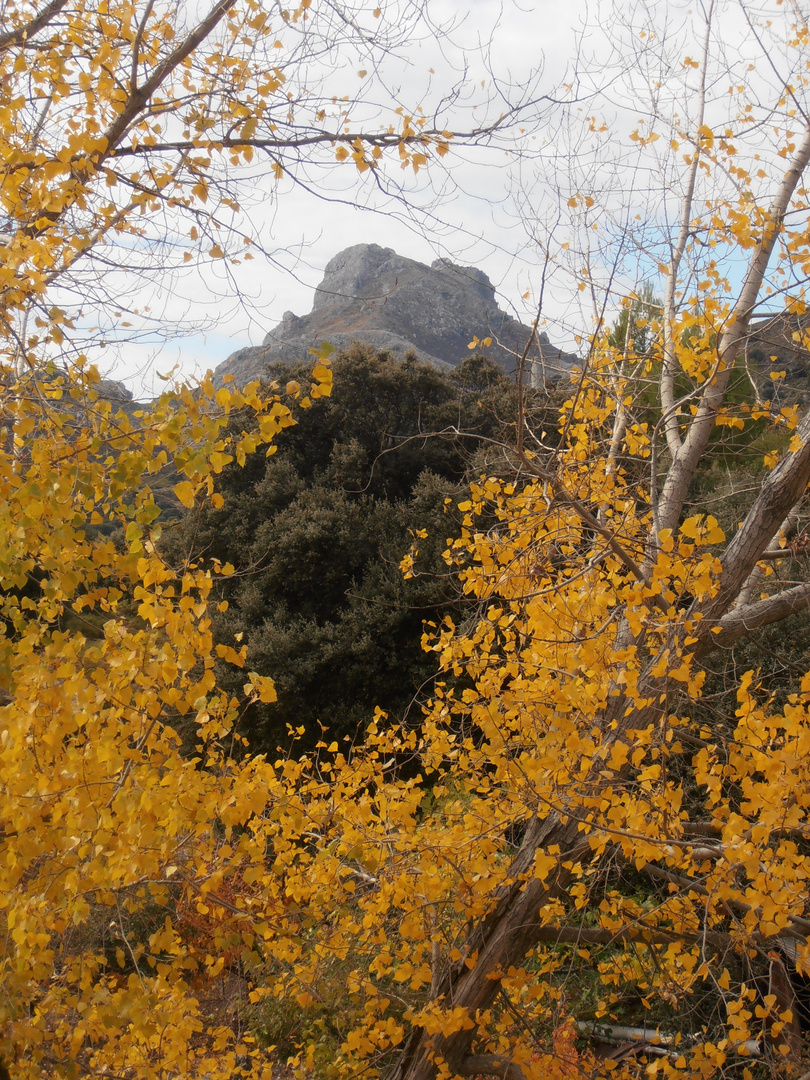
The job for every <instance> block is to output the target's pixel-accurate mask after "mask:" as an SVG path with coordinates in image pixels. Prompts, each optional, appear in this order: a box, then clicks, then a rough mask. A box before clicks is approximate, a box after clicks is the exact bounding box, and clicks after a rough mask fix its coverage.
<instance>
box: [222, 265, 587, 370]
mask: <svg viewBox="0 0 810 1080" xmlns="http://www.w3.org/2000/svg"><path fill="white" fill-rule="evenodd" d="M530 333H531V331H530V329H529V327H527V326H524V325H523V324H522V323H520V322H518V321H517V320H516V319H513V318H512V317H511V316H510V315H508V314H507V313H506V312H504V311H502V310H501V308H500V307H499V306H498V303H497V300H496V299H495V288H494V286H493V285H492V282H491V281H490V280H489V278H488V277H487V275H486V274H485V273H484V271H483V270H478V269H476V268H475V267H467V266H459V265H457V264H456V263H453V262H451V261H450V260H449V259H437V260H436V261H435V262H434V263H432V264H431V265H430V266H427V265H426V264H425V263H420V262H417V261H416V260H414V259H406V258H404V257H403V256H402V255H397V253H396V252H395V251H394V250H393V248H384V247H380V246H379V245H378V244H357V245H355V246H354V247H350V248H346V249H345V250H344V251H341V252H340V253H339V254H337V255H336V256H335V257H334V258H333V259H331V260H330V262H329V263H328V264H327V266H326V270H325V273H324V277H323V281H322V282H321V283H320V285H319V286H318V288H317V289H316V291H315V300H314V303H313V307H312V311H311V312H310V313H309V314H308V315H304V316H297V315H294V314H293V313H292V312H291V311H286V312H285V313H284V316H283V317H282V320H281V322H280V323H279V324H278V326H276V327H274V328H273V329H272V330H271V331H270V332H269V333H268V334H267V336H266V337H265V339H264V342H263V343H262V345H260V346H255V347H249V348H245V349H239V350H238V351H237V352H235V353H233V354H232V355H231V356H229V357H228V359H227V360H226V361H225V362H224V363H222V364H220V365H219V367H217V369H216V371H215V372H214V379H215V381H216V382H217V383H221V382H222V380H223V378H224V376H225V375H226V374H231V375H233V376H234V379H235V381H236V382H237V384H239V385H244V383H246V382H249V381H250V380H251V379H257V378H261V376H262V374H263V373H264V371H265V370H266V368H267V365H268V364H272V363H275V362H278V361H283V362H287V363H296V362H300V361H305V360H307V359H308V358H309V357H310V356H311V351H310V350H311V349H313V348H315V349H317V348H319V347H320V345H321V344H322V342H324V341H328V342H329V343H330V344H331V345H333V346H334V347H335V348H336V349H345V348H348V347H349V346H350V345H351V343H352V342H353V341H363V342H367V343H368V344H369V345H371V346H372V347H373V348H374V349H377V350H386V351H388V352H390V353H392V354H393V355H394V356H400V357H404V356H405V354H406V353H408V352H414V353H415V354H416V355H417V357H418V358H419V359H420V360H422V361H424V362H426V363H429V364H433V365H434V366H435V367H438V368H440V369H448V368H452V367H455V366H456V365H458V364H460V363H461V361H462V360H463V359H464V358H465V356H469V355H470V353H471V350H470V349H469V348H468V345H469V343H470V342H471V341H472V340H473V338H475V337H477V338H478V339H479V341H483V340H484V339H485V338H491V339H492V344H491V345H490V346H489V347H487V348H484V347H479V348H478V350H477V351H481V352H483V353H485V355H487V356H489V357H491V358H492V359H493V360H495V361H496V362H497V363H499V364H500V365H501V366H502V367H503V368H504V369H505V370H506V371H508V372H513V371H514V370H515V368H516V366H517V358H518V357H520V356H521V355H522V353H523V351H524V349H525V348H526V343H527V342H528V341H529V337H530ZM529 360H530V361H531V364H532V377H533V380H534V381H535V383H537V382H538V381H542V379H544V378H547V379H553V378H556V377H559V376H560V375H562V374H565V373H567V372H569V371H570V370H571V367H572V366H573V365H574V364H576V363H577V362H578V358H577V357H576V356H573V355H572V354H570V353H564V352H562V351H561V350H560V349H556V348H554V346H553V345H551V344H550V342H549V340H548V337H547V336H546V335H545V334H539V335H537V336H536V339H535V340H534V341H533V342H532V347H531V349H530V351H529Z"/></svg>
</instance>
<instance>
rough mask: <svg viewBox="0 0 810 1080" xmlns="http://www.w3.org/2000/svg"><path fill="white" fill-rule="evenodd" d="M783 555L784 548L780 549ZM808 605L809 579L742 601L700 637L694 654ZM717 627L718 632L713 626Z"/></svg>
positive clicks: (723, 644)
mask: <svg viewBox="0 0 810 1080" xmlns="http://www.w3.org/2000/svg"><path fill="white" fill-rule="evenodd" d="M780 554H781V555H782V557H783V558H784V556H785V554H786V553H785V552H781V553H780ZM809 606H810V583H805V584H804V585H796V586H795V587H794V588H792V589H786V590H785V591H784V592H781V593H777V595H776V596H769V597H768V599H767V600H759V601H757V603H755V604H744V605H743V606H742V607H735V608H732V609H731V611H729V612H728V613H727V614H726V615H724V616H723V618H722V619H720V621H719V622H718V623H716V624H715V628H714V631H712V632H711V633H706V634H704V635H703V636H702V637H701V640H700V644H699V645H698V647H697V650H696V652H695V655H696V656H698V657H701V656H705V655H706V654H707V653H710V652H712V651H713V650H714V649H719V648H723V647H724V646H727V645H731V644H732V643H733V642H735V641H737V640H738V638H741V637H744V636H745V635H746V634H750V633H751V632H752V631H753V630H758V629H759V628H760V627H761V626H769V625H770V624H771V623H775V622H779V620H780V619H786V618H787V617H788V615H795V614H796V612H797V611H804V610H805V609H806V608H807V607H809ZM718 628H719V631H720V632H719V633H717V632H716V631H717V629H718Z"/></svg>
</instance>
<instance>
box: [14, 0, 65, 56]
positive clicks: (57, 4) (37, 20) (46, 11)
mask: <svg viewBox="0 0 810 1080" xmlns="http://www.w3.org/2000/svg"><path fill="white" fill-rule="evenodd" d="M68 3H69V0H51V2H50V4H46V5H45V7H44V8H43V9H42V11H40V13H39V15H35V16H34V18H33V19H31V20H30V22H27V23H25V25H24V26H18V27H16V28H15V29H14V30H7V31H6V32H5V33H4V34H0V52H4V51H5V50H6V49H10V48H12V47H13V46H15V45H21V44H22V43H23V42H24V41H28V40H30V39H31V38H32V37H33V36H34V34H37V33H39V31H40V30H41V29H42V28H43V26H47V25H48V23H49V22H51V20H52V19H54V18H55V17H56V16H57V15H58V14H59V12H60V11H61V10H62V8H64V7H67V5H68Z"/></svg>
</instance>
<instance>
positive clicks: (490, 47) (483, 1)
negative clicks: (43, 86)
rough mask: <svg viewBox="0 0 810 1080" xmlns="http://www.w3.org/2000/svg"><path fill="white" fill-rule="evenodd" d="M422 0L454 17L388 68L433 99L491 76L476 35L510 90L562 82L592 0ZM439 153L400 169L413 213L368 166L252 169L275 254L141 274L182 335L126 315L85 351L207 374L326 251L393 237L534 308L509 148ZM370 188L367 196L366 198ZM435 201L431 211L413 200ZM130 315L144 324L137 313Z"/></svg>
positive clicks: (125, 374)
mask: <svg viewBox="0 0 810 1080" xmlns="http://www.w3.org/2000/svg"><path fill="white" fill-rule="evenodd" d="M427 4H428V8H429V12H430V15H431V18H432V19H433V20H434V21H435V22H436V23H439V24H448V25H449V24H453V25H451V29H450V31H449V34H448V36H447V38H446V39H445V40H443V41H442V42H441V44H440V43H439V42H437V41H435V40H433V39H432V38H431V36H430V35H429V34H427V35H423V36H422V40H415V41H414V43H413V45H412V46H411V47H409V48H408V49H406V50H405V51H404V53H403V54H402V56H401V57H400V58H398V59H397V58H393V57H389V58H387V59H386V60H385V61H384V65H383V71H382V74H383V77H384V78H385V80H386V82H387V84H388V86H389V87H391V86H393V87H394V88H395V89H398V90H399V96H400V99H401V100H403V101H408V102H414V103H418V102H419V101H424V102H426V103H429V102H430V101H432V100H435V99H436V97H437V96H438V91H439V90H440V89H441V87H442V85H443V83H442V79H444V83H446V85H447V86H448V87H449V86H450V84H451V83H453V82H454V81H456V79H457V78H458V74H459V73H460V72H461V71H462V69H463V65H464V64H465V63H467V64H469V70H468V72H467V76H466V79H465V86H466V87H467V88H468V90H469V93H470V94H471V95H472V96H474V95H475V90H476V89H477V87H478V86H479V84H480V82H481V81H482V80H483V81H486V82H487V83H488V84H489V83H491V79H490V73H489V72H488V71H487V70H486V68H485V67H484V66H483V60H482V52H481V50H482V47H483V48H485V49H486V51H487V53H488V55H489V64H490V67H491V71H492V72H493V73H494V74H495V76H496V78H497V80H498V81H499V82H504V83H506V82H509V83H511V84H513V87H514V88H515V91H514V92H515V93H519V92H520V89H521V87H523V86H525V85H526V84H527V83H528V81H529V79H530V78H531V77H532V72H535V71H536V70H537V69H538V67H539V66H540V65H542V67H543V74H542V77H541V87H542V88H543V89H544V90H546V91H549V92H551V91H554V90H555V89H556V87H557V86H558V85H559V83H560V82H561V81H562V79H563V77H564V75H565V71H566V68H567V67H568V65H569V60H570V58H571V56H572V55H573V53H574V49H575V43H576V38H577V32H578V30H579V29H580V27H581V24H582V22H583V21H584V20H585V19H586V17H587V4H586V0H567V3H566V4H565V6H564V7H563V6H561V5H560V4H559V2H558V0H538V2H534V3H528V2H525V3H524V2H523V0H503V2H500V0H472V2H468V3H467V4H466V5H464V14H463V17H459V12H458V6H457V5H455V4H453V3H451V2H448V0H427ZM358 62H359V61H357V58H356V57H354V56H351V55H349V56H346V57H345V59H342V60H341V59H339V60H338V64H337V67H336V71H335V72H334V74H333V78H335V79H336V80H349V79H351V78H354V77H356V71H355V68H356V65H357V63H358ZM431 69H432V70H433V73H434V74H433V75H430V71H431ZM428 83H431V84H432V89H430V88H428ZM488 88H489V87H488ZM467 118H468V119H469V116H468V117H467ZM543 137H545V135H543ZM436 165H437V166H440V167H435V168H432V169H430V170H428V172H425V171H424V170H422V171H420V175H419V176H418V177H413V176H412V175H410V176H409V175H406V174H404V173H403V174H402V177H401V179H402V181H403V183H404V184H405V185H406V188H407V189H408V190H407V191H406V194H405V198H406V199H407V200H410V201H411V202H412V204H413V206H414V207H415V208H417V211H416V212H415V213H413V214H412V213H409V212H408V211H407V210H406V209H405V208H404V206H403V204H402V203H401V202H398V201H391V200H385V199H383V198H380V197H376V198H375V197H373V196H372V195H371V193H370V184H369V180H368V175H366V176H365V177H363V178H360V177H358V176H357V175H356V174H355V172H354V170H353V169H351V168H348V167H347V168H345V169H343V170H341V171H340V172H335V173H333V174H332V175H331V176H330V177H328V178H324V179H322V180H321V181H320V182H319V185H318V186H319V192H320V196H321V197H318V195H316V194H311V193H307V192H304V191H302V190H300V189H299V188H297V187H296V186H295V185H294V184H293V183H291V182H289V181H287V180H282V181H281V182H279V183H277V182H276V181H274V180H272V179H271V178H269V177H267V176H266V175H265V176H262V175H261V174H256V175H254V176H253V177H252V178H251V179H250V180H249V185H250V190H249V192H247V193H246V198H245V205H246V206H247V212H248V214H249V218H250V228H252V230H253V232H254V234H255V235H256V236H257V237H258V238H259V239H260V242H261V245H262V246H263V247H264V248H265V250H266V252H267V255H266V256H262V255H261V254H259V253H256V255H255V257H254V259H253V261H251V262H248V263H243V264H242V265H240V266H231V265H227V266H226V265H225V264H223V263H222V262H220V263H212V264H209V265H204V266H202V267H201V268H199V269H196V268H195V270H194V272H193V274H191V275H186V276H185V277H182V278H171V279H164V280H161V279H160V278H158V279H156V282H155V284H154V285H153V287H151V288H150V289H149V290H148V291H145V290H144V289H143V286H142V285H135V284H134V283H133V284H132V285H131V286H129V288H130V289H131V290H132V297H131V299H132V301H133V306H136V296H137V306H139V307H140V308H143V307H144V306H146V304H148V306H149V309H150V317H157V318H158V319H159V321H160V322H161V323H162V324H163V325H164V326H165V325H170V326H173V327H176V328H177V333H176V336H174V337H171V338H169V339H168V340H162V339H161V337H160V336H159V335H157V334H155V333H153V332H150V329H149V326H148V325H144V326H143V327H142V328H141V329H140V331H139V332H138V333H136V334H135V336H134V338H132V337H131V336H130V335H131V334H132V329H131V327H128V328H126V329H122V330H121V333H120V341H118V342H117V341H116V340H115V335H106V336H105V337H106V345H105V347H104V348H101V349H98V350H96V351H95V352H94V353H91V359H92V360H93V361H95V362H97V363H98V365H99V367H100V369H101V370H102V372H104V373H105V374H109V375H110V376H112V377H114V378H118V379H122V380H123V381H125V382H126V384H127V385H128V386H129V388H130V389H131V390H132V391H133V392H134V393H135V395H136V396H137V397H141V398H143V397H148V396H152V394H154V393H156V392H158V391H159V390H160V389H162V387H163V385H164V384H163V383H162V381H161V379H160V377H159V375H160V374H166V373H168V372H171V371H174V372H175V374H178V375H180V376H182V377H191V378H194V377H199V376H200V375H202V374H203V373H204V372H205V371H206V369H209V368H213V367H216V365H217V364H219V363H221V362H222V361H224V360H225V359H226V358H227V357H228V356H229V355H230V354H231V353H232V352H233V351H235V350H236V349H239V348H243V347H244V346H247V345H257V344H260V343H261V341H262V339H263V337H264V335H265V334H266V333H267V331H268V330H270V329H271V328H272V327H273V326H275V325H276V324H277V323H278V322H279V321H280V320H281V317H282V315H283V313H284V312H285V311H287V310H290V311H293V312H294V313H295V314H297V315H302V314H305V313H307V312H308V311H310V310H311V307H312V299H313V293H314V290H315V287H316V286H317V285H318V283H319V281H320V280H321V278H322V276H323V270H324V267H325V265H326V263H327V262H328V261H329V260H330V259H331V258H332V257H333V256H334V255H336V254H337V253H338V252H339V251H341V250H342V249H343V248H345V247H348V246H350V245H353V244H358V243H377V244H380V245H382V246H384V247H391V248H393V249H394V250H396V251H397V252H398V253H399V254H401V255H404V256H407V257H409V258H413V259H417V260H419V261H422V262H427V263H430V262H432V261H433V260H434V259H436V258H438V257H449V258H452V259H453V260H454V261H456V262H459V263H461V264H462V265H471V266H477V267H479V268H481V269H483V270H484V271H485V272H486V273H487V274H488V275H489V277H490V279H491V280H492V282H493V284H494V285H495V286H496V289H497V292H498V298H499V301H500V303H501V306H502V307H504V308H507V309H509V310H511V311H512V313H513V314H516V315H517V316H518V317H520V318H522V319H523V320H524V321H527V320H530V319H531V317H532V310H531V306H530V303H529V302H527V301H523V300H521V297H522V296H523V294H524V293H526V292H529V293H530V297H531V288H532V279H533V275H536V271H537V263H538V259H537V253H536V251H534V250H532V247H533V246H532V244H531V243H530V242H527V237H526V232H525V229H524V227H523V225H522V224H521V223H520V222H519V221H518V220H516V217H515V209H514V205H513V203H512V201H511V198H510V195H509V188H510V183H511V182H512V179H513V170H512V165H513V162H512V161H511V160H510V159H509V158H508V157H507V156H506V155H505V154H504V153H503V152H502V151H500V150H497V151H496V150H483V149H476V148H469V149H466V150H465V149H462V148H455V147H454V148H453V149H452V150H451V153H450V154H449V155H448V156H447V157H446V158H445V159H443V160H442V161H441V162H437V163H436ZM448 176H449V177H452V181H451V182H448ZM335 200H339V201H335ZM364 201H365V202H371V203H372V204H373V206H372V208H361V206H360V204H361V203H363V202H364ZM353 203H356V204H357V205H352V204H353ZM430 204H432V207H433V213H434V215H435V216H434V217H430V216H427V217H426V216H425V214H424V213H423V212H422V213H420V212H419V208H421V209H422V210H423V211H424V208H425V207H427V206H428V205H430ZM414 217H415V220H409V218H414ZM133 321H134V323H135V324H136V328H137V323H138V320H137V319H135V320H133ZM200 324H202V325H200ZM550 336H551V337H552V340H554V341H555V342H556V343H558V344H561V345H568V346H570V345H571V344H572V341H571V340H570V336H571V335H570V334H569V335H568V337H569V340H568V341H567V342H564V341H558V340H557V339H559V338H560V337H561V336H564V335H563V334H562V332H560V333H555V332H554V330H551V332H550Z"/></svg>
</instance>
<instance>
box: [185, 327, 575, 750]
mask: <svg viewBox="0 0 810 1080" xmlns="http://www.w3.org/2000/svg"><path fill="white" fill-rule="evenodd" d="M333 368H334V390H333V394H332V397H331V398H328V399H320V400H318V401H316V402H314V403H313V406H312V408H311V409H309V410H308V411H301V410H298V411H297V412H296V416H297V419H298V423H297V425H296V426H295V427H293V428H289V429H288V430H286V431H285V432H284V434H283V436H282V437H280V438H279V439H278V453H277V454H275V455H273V456H272V457H270V458H265V457H263V456H262V455H254V456H253V457H252V458H251V459H250V460H249V461H248V463H247V465H246V466H245V468H244V469H240V468H235V467H231V468H226V469H225V471H224V472H223V473H222V475H221V477H220V478H219V490H220V492H221V494H222V495H223V496H224V500H225V502H224V506H223V507H222V509H221V510H218V511H213V510H211V509H208V508H207V509H204V510H196V511H194V512H192V513H191V514H189V515H188V516H187V517H185V518H184V519H183V521H182V522H181V523H180V524H179V525H178V526H177V527H175V528H174V529H171V530H168V532H167V536H166V543H165V552H166V553H167V555H168V556H169V557H170V558H171V559H172V560H173V562H174V563H175V565H177V566H178V567H179V566H181V565H182V564H183V562H184V561H185V560H186V559H190V558H195V557H202V558H203V559H219V560H220V561H221V562H223V563H225V562H230V563H232V564H233V565H234V566H235V567H236V568H237V571H238V573H237V575H236V576H235V577H233V578H232V579H230V580H229V581H226V582H219V583H218V585H217V590H218V592H217V596H216V599H217V600H219V601H222V600H227V601H228V605H229V606H228V610H227V611H225V612H221V613H219V614H217V615H216V623H215V630H216V634H217V637H218V639H219V640H220V641H221V642H223V643H228V644H233V643H234V636H235V635H240V634H241V635H243V637H242V639H241V640H242V641H243V642H245V643H246V644H247V647H248V667H249V668H250V669H252V670H256V671H259V672H260V673H262V674H266V675H270V676H271V677H272V678H273V679H274V680H275V681H276V688H277V691H278V702H277V703H275V704H273V705H261V706H256V707H255V708H254V709H253V711H252V712H251V713H250V714H249V715H247V716H246V717H245V720H244V725H243V733H245V734H247V735H248V737H249V738H250V741H251V745H252V746H253V747H254V748H257V749H264V750H272V749H275V748H276V746H277V745H279V744H289V735H288V728H292V729H293V730H298V729H300V728H303V729H304V734H303V736H302V737H303V740H304V742H305V743H307V744H311V743H312V742H313V741H315V740H317V739H318V738H319V737H320V732H321V728H320V725H323V726H324V727H327V728H328V729H329V730H330V732H331V733H332V735H338V736H346V737H352V738H353V737H354V736H355V734H356V732H357V731H358V729H359V728H361V727H362V725H363V724H364V723H365V722H366V721H367V720H368V719H369V718H370V717H371V715H372V713H373V710H374V707H375V706H376V705H379V706H380V707H381V708H383V709H384V710H385V711H386V712H388V713H389V714H390V715H391V716H393V717H397V718H402V717H403V716H405V715H406V714H408V711H409V709H410V708H411V706H412V703H413V702H414V700H415V699H416V698H418V695H419V694H420V692H423V691H426V690H427V689H429V685H430V681H431V679H432V677H433V676H434V674H435V657H434V656H433V655H432V654H426V653H425V652H424V651H423V650H422V648H421V637H422V631H423V626H422V624H423V622H424V621H425V620H428V621H434V622H436V621H438V620H440V619H441V618H442V617H443V616H444V615H445V614H446V613H448V612H449V611H451V610H456V611H457V610H458V606H459V605H460V604H461V603H462V600H461V599H460V597H459V595H458V587H457V583H456V582H455V581H454V579H453V576H452V575H451V574H450V572H449V570H448V567H447V566H446V565H445V563H444V561H443V559H442V551H443V550H444V549H445V547H446V543H447V538H448V537H449V536H450V535H451V534H454V532H455V530H456V521H455V516H454V514H455V504H456V502H458V501H459V499H460V498H462V491H463V484H464V481H465V478H468V477H469V476H471V475H472V476H475V475H478V473H479V472H481V471H485V470H486V471H492V470H493V469H495V468H497V467H498V462H497V461H496V460H495V458H494V457H493V454H492V448H493V447H495V446H496V444H497V443H499V442H500V441H505V442H507V443H508V442H509V441H510V433H511V431H513V430H514V422H515V417H516V412H517V396H516V388H515V385H514V383H513V381H512V380H511V379H510V378H508V377H507V376H505V375H504V374H503V372H502V371H501V369H500V368H498V367H497V366H496V365H494V364H493V363H491V362H490V361H487V360H485V359H483V358H482V357H470V358H469V359H467V360H466V361H465V362H464V363H463V364H461V365H460V367H459V368H458V369H456V370H455V371H453V372H452V373H450V374H444V373H442V372H439V371H437V370H435V369H434V368H432V367H428V366H426V365H423V364H420V363H418V362H417V361H416V360H415V359H407V360H405V361H404V362H402V361H397V360H394V359H391V358H390V357H389V356H387V355H386V354H384V353H383V354H379V355H375V354H374V353H373V352H371V351H370V350H368V349H364V348H362V347H359V346H357V347H355V348H353V349H352V350H351V351H349V352H348V353H346V354H343V355H339V356H337V358H336V359H335V360H334V364H333ZM270 374H271V376H272V378H273V379H274V380H275V381H276V382H277V383H278V385H279V386H280V387H281V388H282V389H283V388H284V387H285V385H286V383H287V381H288V380H290V379H292V378H297V379H299V380H301V381H303V377H302V373H301V369H300V367H299V368H296V369H293V368H290V367H284V366H277V367H275V368H274V369H272V370H271V372H270ZM534 407H535V408H537V409H538V410H539V411H540V412H542V413H543V414H544V415H545V422H544V423H543V426H544V427H547V428H549V429H550V430H551V431H553V430H554V429H555V427H556V407H555V405H554V404H553V402H552V401H551V400H550V399H549V397H548V396H547V395H543V397H542V400H540V399H538V401H536V402H535V403H534ZM546 414H547V415H546ZM233 423H234V424H241V423H243V418H242V417H235V418H234V420H233ZM499 452H501V451H499ZM488 453H489V457H487V454H488ZM501 453H502V452H501ZM500 465H501V467H503V465H504V462H503V460H501V463H500ZM417 530H420V532H419V536H418V547H419V560H418V566H419V570H420V573H419V574H417V576H415V577H414V578H412V579H410V580H405V579H404V578H403V574H402V571H401V569H400V563H401V561H402V558H403V556H404V555H405V554H406V553H407V552H408V550H409V548H410V546H411V544H412V543H413V542H414V538H415V536H416V533H417ZM424 532H426V534H427V535H423V533H424ZM225 676H226V679H231V680H232V682H233V685H237V684H239V685H241V683H242V682H244V677H243V674H242V673H241V672H239V671H238V670H236V669H231V670H230V672H228V673H225ZM410 715H411V716H412V718H413V719H414V720H417V719H418V717H419V710H418V708H415V709H413V710H412V711H411V714H410Z"/></svg>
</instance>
